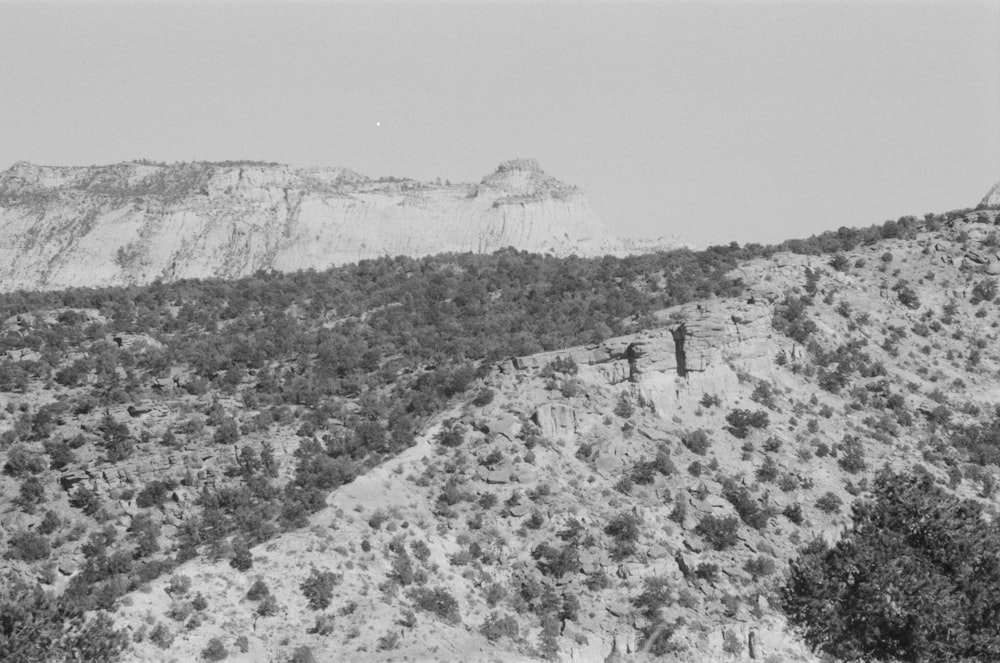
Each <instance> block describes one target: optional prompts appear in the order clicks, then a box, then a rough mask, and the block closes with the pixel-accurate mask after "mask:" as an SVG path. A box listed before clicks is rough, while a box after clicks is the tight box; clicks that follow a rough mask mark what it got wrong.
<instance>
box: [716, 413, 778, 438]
mask: <svg viewBox="0 0 1000 663" xmlns="http://www.w3.org/2000/svg"><path fill="white" fill-rule="evenodd" d="M726 421H727V422H728V423H729V426H727V427H726V430H728V431H729V432H730V433H732V434H733V436H734V437H736V438H738V439H741V440H742V439H744V438H745V437H746V436H747V435H749V434H750V429H751V428H767V427H768V426H769V425H770V423H771V421H770V419H769V418H768V416H767V412H765V411H764V410H757V411H755V412H751V411H750V410H741V409H735V410H731V411H730V412H729V414H727V415H726Z"/></svg>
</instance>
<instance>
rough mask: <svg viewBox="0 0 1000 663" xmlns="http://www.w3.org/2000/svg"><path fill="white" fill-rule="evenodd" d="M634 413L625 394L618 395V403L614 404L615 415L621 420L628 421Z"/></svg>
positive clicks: (633, 408) (630, 402)
mask: <svg viewBox="0 0 1000 663" xmlns="http://www.w3.org/2000/svg"><path fill="white" fill-rule="evenodd" d="M634 413H635V407H634V406H633V405H632V399H631V398H629V395H628V394H627V393H625V392H622V393H620V394H618V401H617V402H616V403H615V414H616V415H618V416H619V417H621V418H622V419H628V418H629V417H631V416H632V415H633V414H634Z"/></svg>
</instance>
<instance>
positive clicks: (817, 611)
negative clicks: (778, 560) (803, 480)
mask: <svg viewBox="0 0 1000 663" xmlns="http://www.w3.org/2000/svg"><path fill="white" fill-rule="evenodd" d="M984 515H985V514H984V509H983V505H982V504H980V503H978V502H975V501H972V500H960V499H958V498H957V497H955V496H954V495H951V494H950V493H948V492H947V491H945V490H944V489H942V488H941V487H940V486H938V485H936V484H935V482H934V479H933V478H932V477H930V476H926V475H922V476H907V475H898V474H892V473H887V472H884V473H882V474H880V475H879V477H878V478H877V480H876V481H875V484H874V488H873V491H872V496H871V498H870V499H868V500H864V501H861V502H857V503H855V507H854V522H853V525H852V527H851V529H849V530H848V531H847V532H845V534H844V535H843V536H842V538H841V540H840V541H838V542H837V543H836V544H835V545H834V546H833V547H832V548H831V547H829V546H828V545H827V544H826V543H825V542H824V541H823V540H821V539H817V540H815V541H813V542H812V543H811V544H809V545H808V546H807V547H806V548H805V549H803V550H802V551H801V552H800V554H799V556H798V557H797V558H796V559H794V560H792V562H791V565H790V570H789V574H788V579H787V581H786V582H785V584H784V586H783V587H782V589H781V598H780V603H781V606H782V608H783V609H784V611H785V613H786V614H787V615H788V617H789V620H790V621H791V622H792V623H793V624H795V625H797V626H798V627H799V628H801V629H802V632H803V635H804V637H805V639H806V641H807V642H808V643H809V644H810V645H811V646H813V647H815V648H818V649H820V650H822V651H823V652H824V653H825V654H827V655H829V656H830V657H835V658H837V659H841V660H859V659H864V660H889V659H891V660H904V661H942V662H957V661H972V660H996V659H997V652H998V651H1000V631H998V629H997V628H996V618H995V615H996V612H995V611H996V606H997V599H996V597H997V596H1000V566H998V565H997V563H996V559H997V558H998V556H1000V545H998V541H1000V536H998V534H1000V531H998V529H1000V527H998V524H997V522H996V521H995V520H993V521H992V522H989V523H988V522H987V521H986V519H985V518H984ZM890 597H891V598H890Z"/></svg>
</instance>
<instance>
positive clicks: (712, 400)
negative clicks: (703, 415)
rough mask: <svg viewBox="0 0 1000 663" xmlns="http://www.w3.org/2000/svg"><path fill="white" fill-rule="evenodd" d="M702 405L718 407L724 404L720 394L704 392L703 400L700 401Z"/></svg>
mask: <svg viewBox="0 0 1000 663" xmlns="http://www.w3.org/2000/svg"><path fill="white" fill-rule="evenodd" d="M698 402H699V403H700V404H701V406H702V407H716V406H718V405H722V399H721V398H719V395H718V394H703V395H702V397H701V400H700V401H698Z"/></svg>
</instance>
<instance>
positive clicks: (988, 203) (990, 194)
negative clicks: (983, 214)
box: [979, 182, 1000, 207]
mask: <svg viewBox="0 0 1000 663" xmlns="http://www.w3.org/2000/svg"><path fill="white" fill-rule="evenodd" d="M979 205H980V207H1000V182H997V183H996V184H994V185H993V188H991V189H990V190H989V191H987V192H986V195H985V196H984V197H983V199H982V201H980V203H979Z"/></svg>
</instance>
